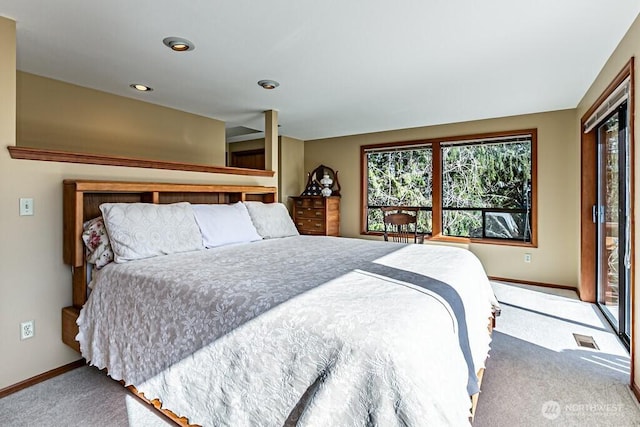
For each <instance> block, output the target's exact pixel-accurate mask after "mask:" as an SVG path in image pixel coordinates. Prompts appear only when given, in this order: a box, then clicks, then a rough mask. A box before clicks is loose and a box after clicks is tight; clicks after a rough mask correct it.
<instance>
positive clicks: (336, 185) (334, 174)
mask: <svg viewBox="0 0 640 427" xmlns="http://www.w3.org/2000/svg"><path fill="white" fill-rule="evenodd" d="M301 196H325V197H328V196H338V197H340V182H339V181H338V171H334V170H333V169H331V168H330V167H329V166H325V165H320V166H318V167H317V168H315V169H314V170H313V171H311V172H309V173H308V174H307V185H306V187H305V189H304V191H303V192H302V194H301Z"/></svg>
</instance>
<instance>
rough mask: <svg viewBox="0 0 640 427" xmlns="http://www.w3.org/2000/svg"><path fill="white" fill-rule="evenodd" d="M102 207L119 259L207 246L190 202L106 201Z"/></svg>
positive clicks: (114, 249) (164, 253)
mask: <svg viewBox="0 0 640 427" xmlns="http://www.w3.org/2000/svg"><path fill="white" fill-rule="evenodd" d="M100 210H101V211H102V216H103V218H104V224H105V226H106V227H107V233H108V234H109V241H110V242H111V247H112V248H113V253H114V259H115V261H116V262H127V261H132V260H135V259H142V258H150V257H154V256H158V255H167V254H172V253H176V252H187V251H195V250H198V249H204V248H203V246H202V235H201V234H200V229H199V228H198V224H197V223H196V219H195V217H194V215H193V209H192V208H191V205H190V204H189V203H186V202H182V203H173V204H169V205H159V204H153V203H103V204H101V205H100Z"/></svg>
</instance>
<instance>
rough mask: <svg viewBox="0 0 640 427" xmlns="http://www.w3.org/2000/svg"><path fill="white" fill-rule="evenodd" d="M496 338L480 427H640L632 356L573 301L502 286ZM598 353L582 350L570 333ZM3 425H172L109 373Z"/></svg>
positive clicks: (0, 421)
mask: <svg viewBox="0 0 640 427" xmlns="http://www.w3.org/2000/svg"><path fill="white" fill-rule="evenodd" d="M494 289H495V292H496V295H497V296H498V299H499V300H500V301H501V302H502V316H501V317H500V318H499V319H498V327H497V329H496V330H495V332H494V341H493V344H492V351H491V357H490V359H489V361H488V366H487V371H486V373H485V377H484V382H483V384H482V393H481V396H480V400H479V403H478V409H477V412H476V419H475V422H474V426H475V427H489V426H491V427H502V426H504V427H517V426H640V409H639V407H638V404H637V403H636V401H635V399H634V398H633V397H632V396H631V394H630V391H629V388H628V382H629V355H628V353H627V352H626V351H625V349H624V348H623V347H622V345H621V344H620V343H619V342H618V340H617V338H616V337H615V335H614V334H613V333H612V332H611V330H610V328H609V327H608V326H607V325H606V322H605V321H604V319H603V318H602V316H601V314H599V313H598V312H597V310H596V309H595V307H594V306H593V305H591V304H586V303H582V302H580V301H579V300H577V298H576V296H575V293H573V292H569V291H553V292H551V293H550V291H549V290H546V289H541V288H532V287H519V286H514V285H506V284H501V283H494ZM574 332H575V333H579V334H583V335H590V336H593V337H594V338H595V341H596V342H597V344H598V346H599V347H600V350H589V349H583V348H580V347H578V346H577V345H576V343H575V341H574V338H573V336H572V333H574ZM0 425H1V426H38V427H40V426H56V427H57V426H69V427H71V426H83V427H84V426H99V427H102V426H105V427H110V426H118V427H119V426H133V427H147V426H150V427H155V426H166V425H170V424H169V423H168V422H167V421H166V420H164V419H163V418H161V417H159V416H157V415H156V414H155V412H154V411H151V410H149V409H148V408H147V407H146V406H145V405H143V404H141V403H140V402H139V401H138V400H137V399H136V398H135V397H133V396H131V395H130V394H129V393H128V392H127V391H126V390H125V389H124V388H123V387H121V386H120V385H119V384H118V383H116V382H114V381H111V380H110V379H109V378H107V377H106V376H105V375H104V374H103V373H102V372H100V371H98V370H96V369H93V368H89V367H83V368H79V369H76V370H74V371H72V372H68V373H66V374H64V375H61V376H59V377H56V378H53V379H51V380H48V381H45V382H43V383H41V384H38V385H36V386H33V387H30V388H28V389H25V390H22V391H20V392H18V393H15V394H12V395H10V396H8V397H5V398H3V399H0Z"/></svg>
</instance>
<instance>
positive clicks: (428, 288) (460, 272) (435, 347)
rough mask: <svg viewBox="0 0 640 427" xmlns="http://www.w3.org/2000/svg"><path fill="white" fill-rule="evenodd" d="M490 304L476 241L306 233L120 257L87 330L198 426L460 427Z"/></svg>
mask: <svg viewBox="0 0 640 427" xmlns="http://www.w3.org/2000/svg"><path fill="white" fill-rule="evenodd" d="M492 305H497V302H496V301H495V298H494V297H493V293H492V291H491V288H490V286H489V283H488V280H487V278H486V275H485V273H484V270H483V269H482V266H481V264H480V262H479V261H478V260H477V258H476V257H475V256H473V255H472V254H471V253H470V252H468V251H466V250H462V249H457V248H451V247H441V246H429V245H407V246H405V245H396V244H392V243H385V242H377V241H375V242H372V241H365V240H360V239H344V238H333V237H311V236H298V237H290V238H285V239H274V240H269V241H261V242H256V243H250V244H245V245H237V246H226V247H221V248H216V249H210V250H206V251H198V252H191V253H185V254H174V255H169V256H163V257H158V258H152V259H148V260H141V261H136V262H130V263H126V264H119V265H117V264H112V265H109V266H107V267H105V268H103V269H102V270H101V271H100V272H99V274H98V275H97V277H96V279H95V283H94V290H93V292H92V293H91V296H90V298H89V301H88V302H87V304H86V305H85V307H84V308H83V310H82V312H81V315H80V318H79V319H78V324H79V327H80V333H79V334H78V340H79V341H80V346H81V350H82V354H83V356H84V357H85V358H87V360H90V361H91V363H92V364H94V365H96V366H98V367H99V368H104V367H106V368H108V371H109V374H110V375H111V376H112V377H113V378H115V379H118V380H120V379H123V380H124V381H125V382H126V383H127V384H134V385H136V387H137V388H138V389H139V390H140V391H141V392H143V393H144V394H145V396H147V397H148V398H159V399H161V400H162V402H163V404H164V405H165V406H166V407H168V408H170V409H171V410H172V411H174V412H176V413H177V414H178V415H182V416H187V417H188V418H189V419H190V421H191V422H192V423H198V424H202V425H206V426H209V425H215V426H218V425H232V426H254V425H265V426H276V425H277V426H282V425H295V424H296V423H297V425H301V426H305V425H309V426H312V425H313V426H316V425H318V426H324V425H332V426H334V425H335V426H338V425H339V426H342V425H345V426H346V425H348V426H350V425H354V426H355V425H385V426H386V425H416V426H417V425H445V424H446V425H462V424H468V415H469V413H468V409H469V408H470V400H469V391H473V384H472V382H473V381H475V378H470V375H469V372H470V371H471V372H475V370H477V369H478V368H480V367H483V366H484V359H485V358H486V355H487V352H488V349H489V341H490V338H489V335H488V333H487V329H486V327H487V322H488V318H489V317H490V315H491V309H492ZM465 356H467V357H466V358H465Z"/></svg>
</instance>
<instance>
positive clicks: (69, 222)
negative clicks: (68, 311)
mask: <svg viewBox="0 0 640 427" xmlns="http://www.w3.org/2000/svg"><path fill="white" fill-rule="evenodd" d="M63 185H64V192H63V209H64V214H63V220H64V228H63V233H64V234H63V242H64V251H63V254H64V262H65V264H69V265H71V266H72V267H73V307H74V308H76V309H78V310H79V309H80V308H81V307H82V306H83V305H84V303H85V302H86V300H87V286H86V285H87V283H86V277H87V266H86V263H85V256H84V244H83V242H82V224H83V223H84V222H85V221H87V220H90V219H92V218H95V217H98V216H100V215H101V213H100V205H101V204H102V203H135V202H142V203H176V202H191V203H211V204H219V203H235V202H239V201H249V200H251V201H262V202H265V203H273V202H275V201H276V195H277V189H276V188H275V187H261V186H245V185H210V184H166V183H150V182H120V181H88V180H65V181H64V182H63Z"/></svg>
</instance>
